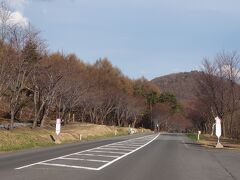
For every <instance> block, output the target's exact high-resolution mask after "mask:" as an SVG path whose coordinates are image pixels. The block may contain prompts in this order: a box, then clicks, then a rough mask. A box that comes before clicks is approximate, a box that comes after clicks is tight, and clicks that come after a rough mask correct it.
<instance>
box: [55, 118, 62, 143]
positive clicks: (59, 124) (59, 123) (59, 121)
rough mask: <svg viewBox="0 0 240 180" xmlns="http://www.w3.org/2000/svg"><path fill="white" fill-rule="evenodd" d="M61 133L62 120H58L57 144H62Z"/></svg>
mask: <svg viewBox="0 0 240 180" xmlns="http://www.w3.org/2000/svg"><path fill="white" fill-rule="evenodd" d="M60 132H61V119H57V120H56V134H57V137H56V140H55V143H56V144H60V143H61V141H60V138H59V134H60Z"/></svg>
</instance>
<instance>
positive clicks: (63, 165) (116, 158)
mask: <svg viewBox="0 0 240 180" xmlns="http://www.w3.org/2000/svg"><path fill="white" fill-rule="evenodd" d="M158 136H159V134H158V135H157V136H156V135H149V136H145V137H139V138H135V139H129V140H126V141H122V142H118V143H111V144H108V145H104V146H100V147H96V148H92V149H88V150H84V151H80V152H76V153H72V154H68V155H65V156H61V157H57V158H53V159H49V160H45V161H41V162H37V163H33V164H29V165H26V166H22V167H18V168H16V170H20V169H24V168H28V167H31V166H35V165H48V166H59V167H71V168H77V169H87V170H101V169H103V168H105V167H107V166H109V165H111V164H113V163H114V162H116V161H118V160H120V159H122V158H124V157H126V156H128V155H130V154H132V153H134V152H136V151H138V150H139V149H141V148H143V147H145V146H147V145H148V144H150V143H151V142H152V141H154V140H155V139H156V138H157V137H158ZM146 138H147V139H149V140H150V141H149V140H148V141H147V140H145V139H146ZM152 138H153V139H152ZM141 139H143V140H144V142H145V143H144V144H139V145H134V144H136V143H134V142H136V141H138V140H141ZM119 143H121V144H122V145H126V146H131V147H134V146H135V149H133V150H132V151H130V152H113V151H107V149H105V150H106V151H98V149H99V148H106V147H107V146H111V145H112V146H115V145H121V144H119ZM129 143H130V144H129ZM131 143H133V144H131ZM102 150H104V149H102ZM119 150H122V149H119ZM95 152H96V153H110V154H122V156H117V155H116V156H115V155H114V156H112V155H111V156H109V155H99V154H94V153H95ZM73 155H87V156H99V157H112V158H115V159H114V160H112V161H107V163H106V164H104V165H102V166H100V167H98V168H92V167H85V166H71V165H65V164H54V163H48V162H50V161H54V160H59V159H64V158H65V159H66V158H68V157H69V158H68V159H74V158H71V157H70V156H73ZM75 159H77V158H75ZM81 160H84V159H81ZM92 160H94V159H92ZM94 161H95V162H97V160H94ZM98 161H99V160H98ZM101 161H104V160H101Z"/></svg>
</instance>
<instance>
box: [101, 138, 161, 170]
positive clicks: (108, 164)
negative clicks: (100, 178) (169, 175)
mask: <svg viewBox="0 0 240 180" xmlns="http://www.w3.org/2000/svg"><path fill="white" fill-rule="evenodd" d="M158 136H159V134H158V135H157V136H156V137H155V138H153V139H152V140H151V141H149V142H148V143H146V144H144V145H142V146H141V147H139V148H137V149H135V150H133V151H131V152H129V153H127V154H125V155H123V156H121V157H119V158H117V159H115V160H113V161H111V162H109V163H107V164H105V165H103V166H101V167H99V168H98V169H97V170H98V171H99V170H102V169H103V168H105V167H107V166H110V165H111V164H113V163H115V162H116V161H118V160H120V159H122V158H124V157H126V156H128V155H130V154H132V153H134V152H136V151H138V150H140V149H142V148H144V147H145V146H147V145H148V144H150V143H151V142H153V141H154V140H155V139H157V138H158Z"/></svg>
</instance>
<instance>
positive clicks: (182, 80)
mask: <svg viewBox="0 0 240 180" xmlns="http://www.w3.org/2000/svg"><path fill="white" fill-rule="evenodd" d="M199 74H200V72H198V71H191V72H184V73H176V74H170V75H166V76H161V77H157V78H155V79H153V80H152V82H153V83H155V84H156V85H157V86H159V87H160V89H161V91H163V92H171V93H173V94H174V95H176V97H177V98H178V99H179V100H191V99H193V98H194V97H195V93H194V92H195V90H194V89H195V87H196V78H197V76H198V75H199Z"/></svg>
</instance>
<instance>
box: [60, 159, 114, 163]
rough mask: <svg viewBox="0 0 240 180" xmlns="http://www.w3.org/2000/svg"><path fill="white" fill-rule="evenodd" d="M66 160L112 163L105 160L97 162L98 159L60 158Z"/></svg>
mask: <svg viewBox="0 0 240 180" xmlns="http://www.w3.org/2000/svg"><path fill="white" fill-rule="evenodd" d="M59 159H63V160H64V159H65V160H73V161H89V162H103V163H106V162H110V161H103V160H96V159H80V158H59Z"/></svg>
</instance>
